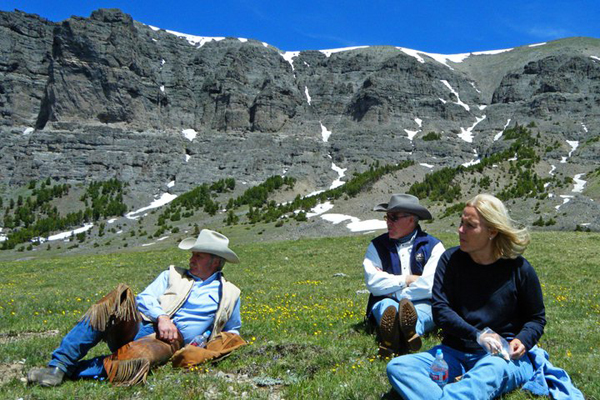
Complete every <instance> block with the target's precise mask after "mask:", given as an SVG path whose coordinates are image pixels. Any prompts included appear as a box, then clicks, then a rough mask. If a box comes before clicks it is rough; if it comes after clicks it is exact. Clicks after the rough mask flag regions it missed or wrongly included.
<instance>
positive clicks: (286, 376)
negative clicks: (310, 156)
mask: <svg viewBox="0 0 600 400" xmlns="http://www.w3.org/2000/svg"><path fill="white" fill-rule="evenodd" d="M442 239H444V242H445V243H446V245H447V247H448V246H452V245H455V244H456V237H455V235H446V236H442ZM369 240H370V237H367V236H363V237H360V236H359V237H348V238H335V239H310V240H309V239H306V240H299V241H288V242H277V243H260V244H249V245H243V246H234V248H235V250H236V251H237V252H238V255H239V256H240V258H241V259H242V264H240V265H239V266H235V265H228V266H226V274H227V277H228V278H229V279H230V280H231V281H233V282H235V283H236V284H238V285H239V286H240V287H241V288H242V290H243V298H242V313H243V315H242V317H243V321H244V326H243V332H242V334H243V336H244V337H245V338H246V339H247V340H249V341H250V342H251V344H250V345H249V346H247V347H245V348H242V349H240V350H238V351H237V353H235V354H233V355H232V356H231V357H229V358H228V359H225V360H223V361H222V362H220V363H219V364H216V365H207V366H206V368H205V369H202V370H201V371H200V373H198V372H192V373H190V372H183V371H174V370H173V369H172V368H171V367H170V366H169V365H167V366H164V367H161V368H158V369H157V370H156V371H155V372H154V374H153V375H151V376H150V377H149V380H148V384H147V385H146V386H143V387H134V388H117V387H111V386H109V385H107V384H105V383H104V382H90V381H79V382H67V383H66V384H64V385H63V386H61V387H59V388H55V389H42V388H37V387H36V388H26V387H25V386H24V385H23V383H21V382H20V381H19V380H18V379H12V380H11V381H9V382H7V383H5V384H3V385H1V386H0V397H1V398H19V397H23V398H57V399H58V398H74V397H77V398H83V397H85V398H88V399H112V398H157V399H158V398H161V399H162V398H188V397H190V396H194V397H196V398H240V397H242V396H244V392H245V393H246V396H248V397H249V398H268V397H269V396H272V398H277V397H278V396H282V397H285V398H311V399H312V398H319V397H320V398H339V399H378V398H381V396H382V394H385V393H388V391H389V390H390V386H389V383H388V382H387V378H386V376H385V365H386V362H385V361H384V360H378V359H376V358H375V357H374V356H375V354H376V352H377V345H376V343H375V341H374V338H373V337H372V336H369V335H367V334H365V332H364V331H363V329H362V325H361V322H362V318H363V312H364V306H365V303H366V299H367V295H366V294H363V293H357V291H359V290H362V289H364V284H363V279H362V269H361V261H362V257H363V255H364V250H365V249H366V246H367V244H368V241H369ZM574 244H575V245H576V246H575V245H574ZM567 245H569V246H567ZM575 247H577V249H575ZM526 256H527V258H528V259H529V260H530V261H531V263H532V264H533V265H534V267H535V268H536V270H537V272H538V274H539V276H540V280H541V282H542V284H543V289H544V296H545V302H546V308H547V317H548V325H547V329H546V333H545V335H544V336H543V338H542V342H541V345H542V346H543V347H544V348H545V349H546V350H547V351H548V352H549V353H550V357H551V361H552V362H553V363H554V364H555V365H557V366H560V367H562V368H565V369H566V370H567V371H568V372H569V374H570V375H571V377H572V378H573V379H574V381H575V382H576V384H577V385H578V387H579V388H581V389H582V391H583V392H584V394H586V396H588V397H590V398H598V397H600V372H598V370H597V369H594V368H592V366H597V365H599V364H600V343H599V340H598V338H599V337H600V335H599V333H600V296H599V292H600V289H599V285H598V283H599V281H600V280H599V276H600V272H599V270H598V268H597V265H598V264H600V235H599V234H589V233H588V234H585V233H555V232H552V233H536V234H534V240H533V244H532V245H531V247H530V249H528V251H527V253H526ZM170 263H175V264H179V265H186V264H187V254H186V253H185V252H181V251H177V250H175V249H174V250H164V251H154V252H145V253H142V252H139V253H122V254H112V255H97V256H78V257H62V258H56V259H52V258H48V259H44V260H38V261H35V260H29V261H17V262H1V263H0V321H1V323H0V335H2V334H5V335H6V334H15V333H20V332H47V331H50V330H56V329H57V330H59V332H60V333H59V335H56V336H45V337H21V338H14V340H11V341H10V342H8V341H7V340H6V336H5V337H4V338H3V337H2V336H0V366H2V365H8V364H16V363H18V362H19V361H20V360H24V363H25V365H24V371H26V370H27V369H29V368H30V367H32V366H36V365H42V364H44V363H45V362H47V360H48V357H49V355H50V353H51V352H52V350H53V349H54V348H55V347H56V346H57V345H58V343H59V341H60V337H62V335H64V334H65V333H66V332H67V331H68V329H70V327H71V326H72V325H73V324H74V323H75V321H76V320H77V319H78V318H79V317H80V316H81V314H82V313H83V312H85V310H86V309H87V307H88V305H89V304H90V303H92V302H94V301H96V300H97V299H99V298H100V297H102V295H103V294H104V293H105V292H107V291H109V290H110V289H112V288H113V287H114V286H116V284H117V283H118V282H127V283H129V284H130V285H131V286H132V287H133V289H134V290H135V291H136V292H137V291H139V290H141V289H143V288H144V287H145V286H146V285H147V284H148V283H149V282H150V281H151V280H152V279H153V278H154V277H155V276H156V275H157V274H158V273H159V272H160V271H161V270H163V269H164V268H165V267H166V266H167V265H168V264H170ZM336 273H343V274H344V275H343V276H335V274H336ZM3 339H4V340H3ZM438 340H439V339H438V338H437V337H436V336H435V335H430V336H429V337H427V338H426V339H425V342H424V346H425V347H426V348H427V347H430V346H432V345H434V344H435V343H437V341H438ZM106 351H107V349H106V347H105V346H104V345H100V346H97V348H96V349H95V350H94V353H93V354H94V355H97V354H102V353H104V352H106ZM506 398H509V399H523V398H528V396H527V395H525V394H524V393H522V392H515V393H512V394H510V395H509V396H506Z"/></svg>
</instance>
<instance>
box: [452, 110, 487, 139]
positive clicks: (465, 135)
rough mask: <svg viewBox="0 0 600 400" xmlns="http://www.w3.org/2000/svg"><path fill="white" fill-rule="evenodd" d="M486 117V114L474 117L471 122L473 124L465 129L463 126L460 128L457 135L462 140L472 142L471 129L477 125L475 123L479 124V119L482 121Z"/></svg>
mask: <svg viewBox="0 0 600 400" xmlns="http://www.w3.org/2000/svg"><path fill="white" fill-rule="evenodd" d="M485 118H486V116H485V115H484V116H483V117H481V118H480V117H475V120H476V121H475V123H474V124H473V126H471V127H470V128H468V129H465V128H463V127H461V128H460V133H459V134H458V137H459V138H461V139H462V140H464V141H465V142H467V143H473V129H475V127H476V126H477V124H479V123H480V122H481V121H483V120H484V119H485Z"/></svg>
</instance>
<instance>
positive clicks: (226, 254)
mask: <svg viewBox="0 0 600 400" xmlns="http://www.w3.org/2000/svg"><path fill="white" fill-rule="evenodd" d="M179 248H180V249H182V250H191V251H197V252H198V253H208V254H214V255H216V256H219V257H222V258H224V259H225V260H227V261H229V262H230V263H234V264H237V263H239V262H240V259H239V258H238V256H237V255H236V254H235V253H234V252H233V251H232V250H231V249H230V248H229V239H227V236H225V235H223V234H220V233H219V232H215V231H211V230H210V229H202V230H201V231H200V234H199V235H198V238H197V239H194V238H187V239H183V240H182V241H181V243H179Z"/></svg>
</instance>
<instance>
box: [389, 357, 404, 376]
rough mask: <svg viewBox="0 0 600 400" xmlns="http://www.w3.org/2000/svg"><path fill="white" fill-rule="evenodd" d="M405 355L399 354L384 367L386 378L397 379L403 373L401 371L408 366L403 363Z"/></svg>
mask: <svg viewBox="0 0 600 400" xmlns="http://www.w3.org/2000/svg"><path fill="white" fill-rule="evenodd" d="M405 361H406V356H400V357H396V358H394V359H392V361H390V362H389V363H388V365H387V367H386V368H385V370H386V373H387V376H388V378H390V379H391V378H392V377H394V378H396V379H399V378H400V377H402V375H404V374H403V373H402V371H404V370H406V368H408V365H407V364H406V363H405Z"/></svg>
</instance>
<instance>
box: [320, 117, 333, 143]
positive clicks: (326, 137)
mask: <svg viewBox="0 0 600 400" xmlns="http://www.w3.org/2000/svg"><path fill="white" fill-rule="evenodd" d="M319 124H321V137H322V138H323V142H325V143H327V141H328V140H329V137H330V136H331V131H330V130H328V129H327V128H325V125H323V124H322V123H321V121H319Z"/></svg>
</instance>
